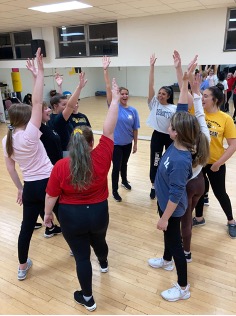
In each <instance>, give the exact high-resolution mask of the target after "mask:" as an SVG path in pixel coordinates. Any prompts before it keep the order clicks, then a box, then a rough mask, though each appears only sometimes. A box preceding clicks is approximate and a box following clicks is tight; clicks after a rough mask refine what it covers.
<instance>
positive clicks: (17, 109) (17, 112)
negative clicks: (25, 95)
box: [6, 103, 32, 157]
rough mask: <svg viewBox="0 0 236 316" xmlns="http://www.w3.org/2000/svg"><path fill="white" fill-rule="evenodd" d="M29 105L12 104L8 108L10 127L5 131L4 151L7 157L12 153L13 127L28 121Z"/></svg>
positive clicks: (21, 125)
mask: <svg viewBox="0 0 236 316" xmlns="http://www.w3.org/2000/svg"><path fill="white" fill-rule="evenodd" d="M31 110H32V107H31V105H28V104H25V103H15V104H12V105H11V107H10V108H9V110H8V115H9V119H10V128H9V130H8V132H7V141H6V151H7V154H8V157H11V156H12V155H13V153H14V149H13V141H12V133H13V132H14V129H15V128H18V127H23V126H25V125H27V124H28V123H29V120H30V117H31Z"/></svg>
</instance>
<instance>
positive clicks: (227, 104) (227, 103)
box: [225, 91, 232, 112]
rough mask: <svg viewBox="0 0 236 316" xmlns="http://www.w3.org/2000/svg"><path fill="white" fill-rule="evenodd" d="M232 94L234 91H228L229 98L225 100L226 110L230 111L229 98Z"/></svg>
mask: <svg viewBox="0 0 236 316" xmlns="http://www.w3.org/2000/svg"><path fill="white" fill-rule="evenodd" d="M231 95H232V91H227V100H226V102H225V111H227V112H228V111H229V99H230V97H231Z"/></svg>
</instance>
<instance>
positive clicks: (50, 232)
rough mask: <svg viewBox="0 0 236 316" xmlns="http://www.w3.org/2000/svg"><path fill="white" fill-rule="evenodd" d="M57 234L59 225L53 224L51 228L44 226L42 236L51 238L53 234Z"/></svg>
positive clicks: (59, 230)
mask: <svg viewBox="0 0 236 316" xmlns="http://www.w3.org/2000/svg"><path fill="white" fill-rule="evenodd" d="M59 234H61V227H59V226H57V225H53V226H52V227H51V228H49V227H46V229H45V233H44V237H45V238H51V237H53V236H54V235H59Z"/></svg>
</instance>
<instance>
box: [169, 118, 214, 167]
mask: <svg viewBox="0 0 236 316" xmlns="http://www.w3.org/2000/svg"><path fill="white" fill-rule="evenodd" d="M171 125H172V128H173V129H174V130H175V131H176V133H177V136H176V139H177V141H178V142H179V143H180V144H181V145H182V146H184V147H186V148H187V149H188V150H189V151H190V152H191V153H192V158H193V160H192V166H193V167H196V166H197V165H202V166H204V165H205V164H206V163H207V161H208V158H209V141H208V139H207V137H206V135H205V134H204V133H202V132H201V129H200V125H199V123H198V120H197V118H196V117H195V116H194V115H191V114H190V113H188V112H176V113H175V114H174V115H173V116H172V118H171Z"/></svg>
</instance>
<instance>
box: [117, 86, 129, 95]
mask: <svg viewBox="0 0 236 316" xmlns="http://www.w3.org/2000/svg"><path fill="white" fill-rule="evenodd" d="M121 90H126V91H127V92H128V94H129V90H128V89H127V88H125V87H119V91H120V92H121Z"/></svg>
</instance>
